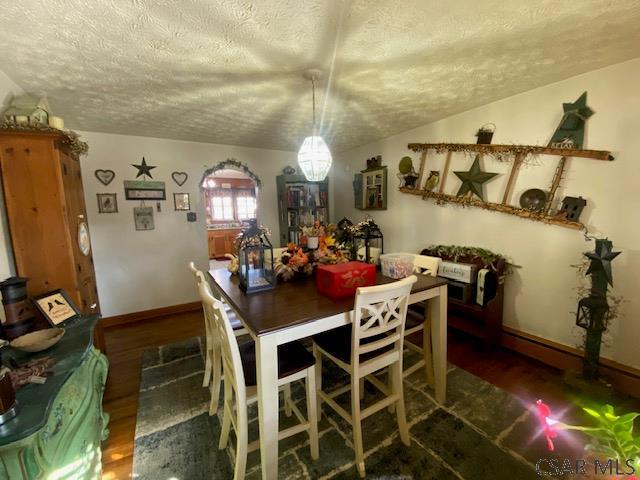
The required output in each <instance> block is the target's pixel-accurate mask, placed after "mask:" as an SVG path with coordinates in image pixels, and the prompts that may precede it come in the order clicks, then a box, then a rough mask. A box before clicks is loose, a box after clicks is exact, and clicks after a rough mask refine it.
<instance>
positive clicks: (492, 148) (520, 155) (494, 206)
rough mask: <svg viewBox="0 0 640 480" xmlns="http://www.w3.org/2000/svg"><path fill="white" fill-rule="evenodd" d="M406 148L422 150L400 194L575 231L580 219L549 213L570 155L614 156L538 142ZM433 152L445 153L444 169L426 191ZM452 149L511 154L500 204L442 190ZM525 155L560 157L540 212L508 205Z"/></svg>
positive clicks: (430, 145)
mask: <svg viewBox="0 0 640 480" xmlns="http://www.w3.org/2000/svg"><path fill="white" fill-rule="evenodd" d="M408 148H409V149H410V150H412V151H414V152H416V153H417V152H422V155H421V157H420V170H419V173H418V181H417V182H416V187H415V188H407V187H402V188H400V191H401V192H402V193H409V194H411V195H417V196H420V197H422V198H423V199H427V198H433V199H435V200H436V202H437V203H439V204H443V203H456V204H459V205H463V206H472V207H478V208H484V209H485V210H492V211H496V212H502V213H507V214H510V215H516V216H518V217H521V218H528V219H529V220H535V221H538V222H543V223H547V224H551V225H559V226H561V227H567V228H573V229H575V230H582V229H583V228H585V227H584V225H583V224H582V223H580V222H574V221H571V220H567V219H566V218H563V217H560V216H557V215H554V214H553V213H552V212H551V207H552V204H553V200H554V197H555V195H556V191H557V190H558V187H559V186H560V181H561V180H562V175H563V173H564V170H565V168H566V165H567V161H568V159H569V158H570V157H577V158H591V159H594V160H604V161H611V160H613V159H614V157H613V156H612V155H611V152H609V151H605V150H581V149H573V148H555V147H542V146H537V145H484V144H475V143H410V144H409V145H408ZM430 150H431V151H435V152H436V153H446V158H445V163H444V168H443V171H442V174H441V175H440V183H439V185H438V188H437V191H432V190H425V189H423V188H422V185H423V183H424V172H425V165H426V161H427V152H428V151H430ZM454 152H464V153H476V154H478V155H479V156H480V158H482V157H483V156H484V155H485V154H488V155H493V156H496V157H500V156H505V157H509V156H513V165H512V166H511V171H510V172H509V178H508V180H507V186H506V187H505V190H504V194H503V196H502V202H501V203H495V202H487V201H484V200H480V199H477V198H472V197H471V196H470V195H465V196H455V195H449V194H446V193H444V187H445V185H446V181H447V175H448V174H449V169H450V166H451V155H452V154H453V153H454ZM527 155H554V156H559V157H560V160H559V162H558V166H557V168H556V172H555V174H554V176H553V180H552V182H551V186H550V188H549V195H548V197H547V201H546V203H545V205H544V208H543V209H542V210H541V211H534V210H528V209H525V208H520V207H515V206H513V205H509V197H510V195H511V189H512V188H513V185H514V183H515V179H516V177H517V174H518V171H519V170H520V167H521V166H522V163H523V162H524V160H525V158H526V157H527Z"/></svg>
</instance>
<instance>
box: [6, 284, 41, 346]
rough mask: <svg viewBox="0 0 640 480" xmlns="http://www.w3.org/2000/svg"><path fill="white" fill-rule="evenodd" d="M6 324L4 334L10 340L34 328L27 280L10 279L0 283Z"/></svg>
mask: <svg viewBox="0 0 640 480" xmlns="http://www.w3.org/2000/svg"><path fill="white" fill-rule="evenodd" d="M0 294H2V306H3V307H4V317H5V320H4V323H3V324H2V333H3V336H4V337H5V338H7V339H8V340H13V339H14V338H17V337H19V336H20V335H24V334H25V333H27V332H28V331H29V330H31V329H32V328H33V326H34V323H33V321H34V313H33V308H32V307H31V303H30V302H29V300H28V299H27V279H26V278H22V277H9V278H7V279H6V280H5V281H3V282H1V283H0Z"/></svg>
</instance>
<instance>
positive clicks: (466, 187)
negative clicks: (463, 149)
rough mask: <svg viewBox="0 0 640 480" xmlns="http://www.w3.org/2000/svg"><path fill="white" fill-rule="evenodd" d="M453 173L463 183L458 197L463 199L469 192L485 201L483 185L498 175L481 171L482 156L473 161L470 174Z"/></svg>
mask: <svg viewBox="0 0 640 480" xmlns="http://www.w3.org/2000/svg"><path fill="white" fill-rule="evenodd" d="M453 173H455V174H456V176H457V177H458V178H459V179H460V180H461V181H462V185H460V189H459V190H458V193H456V196H458V197H461V196H463V195H464V194H466V193H467V192H473V193H474V194H476V195H477V196H478V198H480V200H484V197H483V194H482V185H483V184H484V183H485V182H487V181H489V180H491V179H492V178H493V177H495V176H496V175H498V174H497V173H489V172H483V171H482V170H480V155H476V159H475V160H474V161H473V165H471V169H470V170H469V171H468V172H453Z"/></svg>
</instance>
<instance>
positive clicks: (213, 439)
mask: <svg viewBox="0 0 640 480" xmlns="http://www.w3.org/2000/svg"><path fill="white" fill-rule="evenodd" d="M202 352H203V339H201V338H193V339H190V340H187V341H184V342H179V343H174V344H171V345H165V346H162V347H159V348H155V349H151V350H147V351H146V352H145V354H144V360H143V368H142V375H141V385H140V399H139V408H138V418H137V426H136V436H135V451H134V461H133V478H138V479H152V480H170V479H171V480H197V479H216V480H218V479H219V480H223V479H231V478H233V456H234V449H233V445H234V442H235V437H233V434H232V435H231V438H230V442H229V443H230V447H229V448H227V449H225V450H218V448H217V444H218V438H219V435H220V425H221V422H220V420H221V418H218V416H216V415H214V416H209V415H208V402H209V398H208V390H207V389H206V388H203V387H202V375H203V368H204V363H203V355H202ZM406 358H407V360H406V362H407V364H411V362H412V359H411V356H410V354H409V355H407V357H406ZM329 365H331V363H330V362H324V365H323V367H325V368H324V371H323V385H324V387H326V386H327V385H328V384H329V382H331V384H332V385H335V387H336V388H337V387H338V386H339V385H343V384H344V382H346V381H347V379H346V377H345V376H344V375H343V374H341V373H340V370H338V369H336V368H335V367H334V368H332V369H330V368H329ZM423 377H424V375H423V374H422V371H420V372H416V373H415V374H414V375H412V376H410V377H408V378H407V379H406V380H405V385H404V387H405V399H406V405H407V421H408V422H409V427H410V434H411V446H409V447H406V446H404V445H403V444H402V442H401V441H400V438H399V435H398V430H397V425H396V422H395V416H394V415H392V414H390V413H389V412H388V411H387V410H386V409H385V410H382V411H380V412H378V413H376V414H374V415H372V416H371V417H369V418H367V419H366V420H365V421H364V423H363V432H364V447H365V451H366V462H365V463H366V470H367V478H370V479H392V478H393V479H438V480H447V479H473V480H482V479H487V480H489V479H490V480H500V479H509V480H513V479H518V480H526V479H536V478H540V477H539V476H538V475H537V474H536V472H535V468H534V465H535V463H536V462H537V461H538V459H540V458H548V457H549V454H548V453H547V452H546V451H545V448H544V441H543V440H541V439H540V438H538V439H535V440H534V436H535V433H536V430H537V419H536V418H535V415H534V414H532V413H531V412H529V411H527V406H529V405H530V404H531V401H532V400H534V399H527V400H526V401H523V400H521V399H517V398H516V397H514V396H512V395H510V394H508V393H506V392H504V391H502V390H500V389H499V388H497V387H495V386H493V385H491V384H489V383H487V382H485V381H483V380H481V379H479V378H477V377H475V376H474V375H471V374H470V373H468V372H466V371H464V370H462V369H459V368H456V367H453V366H450V368H449V372H448V390H447V403H446V405H438V404H437V403H436V402H435V400H434V397H433V391H432V390H431V389H430V388H429V387H428V386H427V385H426V383H425V381H424V378H423ZM366 385H367V390H366V395H365V398H364V401H363V404H364V406H366V405H367V404H368V403H370V402H373V401H375V399H376V390H375V388H374V387H372V386H371V385H369V384H368V383H367V384H366ZM293 398H294V401H296V402H297V404H298V406H299V408H300V409H301V410H302V411H303V413H304V405H305V395H304V388H303V384H301V383H300V384H296V385H294V388H293ZM338 398H339V400H340V401H341V402H339V403H343V404H344V406H345V407H346V408H347V409H349V395H348V393H347V394H346V395H344V396H341V397H338ZM219 414H220V412H219ZM280 418H281V420H282V427H284V426H289V425H290V423H289V422H291V421H292V420H291V418H288V417H286V416H285V415H284V413H283V410H281V412H280ZM293 418H295V417H293ZM257 424H258V422H257V411H256V408H255V405H254V406H252V407H250V410H249V441H250V442H251V441H252V440H254V439H256V438H258V425H257ZM319 430H320V458H319V459H318V460H316V461H313V460H312V459H311V456H310V453H309V446H308V437H307V434H306V433H301V434H298V435H296V436H294V437H290V438H288V439H286V440H283V441H281V442H280V444H279V453H280V460H279V472H280V475H279V477H280V478H282V479H300V478H303V479H356V478H359V477H358V474H357V471H356V469H355V467H354V452H353V448H352V432H351V428H350V427H349V425H348V424H346V422H344V421H343V420H342V418H340V417H339V416H338V415H337V414H335V413H334V412H333V411H332V410H331V409H329V408H328V407H326V406H323V415H322V421H321V423H320V425H319ZM557 453H558V455H560V456H562V452H557ZM571 458H576V457H575V453H573V454H572V455H571ZM247 464H248V467H247V477H246V478H247V479H249V480H256V479H259V478H261V477H260V457H259V452H257V451H256V452H252V453H251V454H249V458H248V462H247Z"/></svg>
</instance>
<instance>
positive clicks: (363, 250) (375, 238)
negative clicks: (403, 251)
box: [352, 218, 384, 264]
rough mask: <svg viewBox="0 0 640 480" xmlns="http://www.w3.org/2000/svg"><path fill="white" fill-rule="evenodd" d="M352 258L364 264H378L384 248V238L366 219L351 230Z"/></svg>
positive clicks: (369, 219)
mask: <svg viewBox="0 0 640 480" xmlns="http://www.w3.org/2000/svg"><path fill="white" fill-rule="evenodd" d="M352 232H353V258H356V259H358V260H360V261H363V262H366V263H375V264H377V263H378V260H379V259H380V255H381V254H382V252H383V248H384V236H383V235H382V231H381V230H380V227H378V225H377V224H376V223H375V222H374V221H373V219H372V218H368V219H366V220H364V221H362V222H360V223H358V224H357V225H355V226H354V227H353V228H352Z"/></svg>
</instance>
